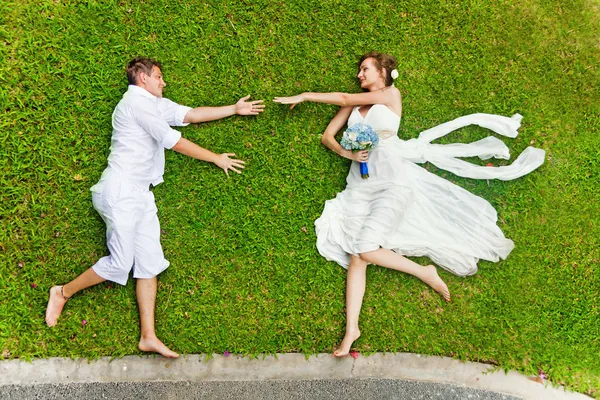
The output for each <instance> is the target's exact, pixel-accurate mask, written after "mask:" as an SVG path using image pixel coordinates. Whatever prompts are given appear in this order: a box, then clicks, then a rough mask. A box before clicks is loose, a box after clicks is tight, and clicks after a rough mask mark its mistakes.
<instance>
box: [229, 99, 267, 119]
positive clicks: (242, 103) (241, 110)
mask: <svg viewBox="0 0 600 400" xmlns="http://www.w3.org/2000/svg"><path fill="white" fill-rule="evenodd" d="M249 98H250V95H248V96H246V97H242V98H241V99H239V100H238V102H237V103H235V113H236V114H237V115H258V114H259V113H261V112H263V111H264V109H265V106H264V104H262V102H263V101H262V100H254V101H247V100H248V99H249Z"/></svg>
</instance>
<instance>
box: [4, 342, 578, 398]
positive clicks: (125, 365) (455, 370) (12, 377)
mask: <svg viewBox="0 0 600 400" xmlns="http://www.w3.org/2000/svg"><path fill="white" fill-rule="evenodd" d="M206 358H207V357H206V356H203V355H187V356H183V357H181V358H179V359H177V360H168V359H166V358H162V357H154V356H141V357H140V356H127V357H123V358H119V359H112V361H111V358H109V357H103V358H100V359H98V360H95V361H88V360H85V359H78V360H72V359H68V358H50V359H36V360H34V361H33V362H31V363H29V362H26V361H21V360H6V361H0V385H36V384H52V383H54V384H56V383H60V384H66V383H88V382H152V381H175V382H177V381H191V382H197V381H257V380H263V381H264V380H323V379H352V378H378V379H399V380H409V381H424V382H437V383H446V384H453V385H458V386H463V387H470V388H474V389H482V390H488V391H493V392H498V393H504V394H510V395H513V396H517V397H522V398H525V399H547V400H552V399H557V400H558V399H569V400H575V399H581V400H583V399H589V397H587V396H585V395H583V394H579V393H573V392H566V391H565V390H564V388H562V387H558V388H556V387H552V386H551V385H550V384H548V385H547V386H544V385H541V384H539V383H537V382H533V381H531V380H530V379H528V378H527V377H525V376H523V375H521V374H519V373H517V372H515V371H511V372H509V373H504V372H503V371H496V372H490V371H491V370H492V368H493V367H492V366H490V365H487V364H479V363H473V362H461V361H458V360H454V359H451V358H447V357H434V356H431V357H427V356H420V355H417V354H410V353H400V354H390V353H377V354H374V355H372V356H369V357H365V356H360V357H359V358H357V359H353V358H351V357H346V358H343V359H335V358H333V357H332V356H331V355H330V354H318V355H316V356H311V357H309V358H308V359H307V358H306V357H305V356H304V355H302V354H278V355H277V356H266V357H264V358H262V357H261V358H259V359H249V358H246V357H236V356H229V357H225V356H222V355H215V356H214V357H213V358H211V359H210V360H206Z"/></svg>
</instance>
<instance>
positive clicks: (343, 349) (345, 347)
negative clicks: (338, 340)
mask: <svg viewBox="0 0 600 400" xmlns="http://www.w3.org/2000/svg"><path fill="white" fill-rule="evenodd" d="M359 337H360V331H359V330H358V328H356V329H353V330H350V331H346V336H344V340H342V344H340V347H338V349H337V350H336V351H334V352H333V356H334V357H344V356H347V355H348V354H349V353H350V348H351V347H352V343H354V341H355V340H356V339H358V338H359Z"/></svg>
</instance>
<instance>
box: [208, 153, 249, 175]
mask: <svg viewBox="0 0 600 400" xmlns="http://www.w3.org/2000/svg"><path fill="white" fill-rule="evenodd" d="M233 156H235V154H234V153H223V154H219V156H218V157H217V159H216V160H215V165H216V166H217V167H219V168H223V171H225V174H226V175H227V176H229V170H232V171H235V172H237V173H238V174H241V173H242V171H240V170H239V169H236V168H240V169H244V161H242V160H236V159H234V158H229V157H233Z"/></svg>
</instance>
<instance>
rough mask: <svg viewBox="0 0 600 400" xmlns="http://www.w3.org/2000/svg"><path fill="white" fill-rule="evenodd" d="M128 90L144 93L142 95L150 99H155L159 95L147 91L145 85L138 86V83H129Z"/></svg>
mask: <svg viewBox="0 0 600 400" xmlns="http://www.w3.org/2000/svg"><path fill="white" fill-rule="evenodd" d="M127 91H128V92H131V93H135V94H139V95H142V96H144V97H147V98H149V99H153V100H155V99H157V97H156V96H154V95H153V94H152V93H150V92H149V91H147V90H146V89H144V88H143V87H140V86H137V85H129V87H128V89H127Z"/></svg>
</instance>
